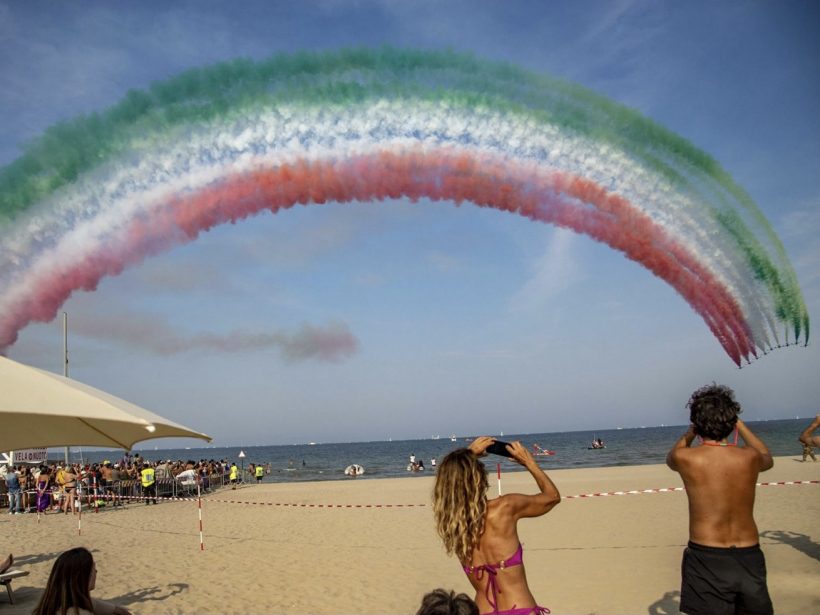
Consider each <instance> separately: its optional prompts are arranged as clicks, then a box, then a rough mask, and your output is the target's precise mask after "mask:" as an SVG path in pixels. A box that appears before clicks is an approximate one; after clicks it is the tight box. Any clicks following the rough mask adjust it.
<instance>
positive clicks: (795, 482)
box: [561, 480, 820, 500]
mask: <svg viewBox="0 0 820 615" xmlns="http://www.w3.org/2000/svg"><path fill="white" fill-rule="evenodd" d="M817 484H820V481H818V480H787V481H779V482H771V483H757V486H758V487H779V486H783V485H817ZM673 491H686V489H685V488H684V487H664V488H661V489H632V490H630V491H606V492H601V493H581V494H578V495H565V496H563V497H562V498H561V499H563V500H572V499H576V498H597V497H609V496H612V495H638V494H642V493H671V492H673Z"/></svg>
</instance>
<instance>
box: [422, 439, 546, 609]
mask: <svg viewBox="0 0 820 615" xmlns="http://www.w3.org/2000/svg"><path fill="white" fill-rule="evenodd" d="M494 442H495V440H493V438H489V437H486V436H482V437H479V438H476V439H475V440H474V441H473V443H472V444H470V446H469V448H461V449H457V450H454V451H452V452H451V453H450V454H449V455H447V456H446V457H445V458H444V460H443V461H442V462H441V463H440V464H439V466H438V473H437V474H436V485H435V488H434V490H433V513H434V515H435V519H436V527H437V529H438V533H439V536H441V539H442V540H443V541H444V547H445V548H446V549H447V553H448V554H451V555H452V554H455V555H456V557H458V559H459V561H460V562H461V565H462V567H463V568H464V572H465V573H466V574H467V578H468V579H469V580H470V583H472V585H473V588H474V589H475V591H476V598H475V601H476V604H478V608H479V612H481V613H484V614H487V613H493V614H494V615H532V614H533V613H534V614H537V615H543V614H545V613H549V609H547V608H545V607H542V606H538V604H537V603H536V602H535V598H533V595H532V592H530V588H529V586H528V585H527V576H526V574H525V572H524V562H523V549H522V547H521V542H520V541H519V539H518V520H519V519H522V518H525V517H540V516H541V515H544V514H546V513H548V512H549V511H550V510H552V509H553V508H554V507H555V505H556V504H558V503H559V502H560V501H561V494H560V493H558V489H557V488H556V487H555V485H554V484H553V482H552V481H551V480H550V478H549V477H548V476H547V475H546V473H544V471H543V470H542V469H541V468H540V467H538V464H537V463H536V462H535V459H534V458H533V456H532V454H531V453H530V452H529V450H527V449H526V448H525V447H524V446H522V445H521V443H520V442H513V443H511V444H508V445H507V446H506V450H507V452H508V453H509V454H510V457H511V458H512V459H513V460H515V461H517V462H518V463H520V464H521V465H522V466H524V467H525V468H526V469H527V470H528V471H529V473H530V474H532V477H533V478H534V479H535V482H536V484H537V485H538V488H539V490H540V493H538V494H536V495H524V494H521V493H511V494H507V495H502V496H500V497H498V498H496V499H494V500H488V499H487V487H488V482H487V470H486V469H485V467H484V464H483V463H481V461H480V460H479V457H483V456H484V455H485V454H486V451H487V448H488V447H489V446H491V445H492V444H493V443H494Z"/></svg>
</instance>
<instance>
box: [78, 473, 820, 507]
mask: <svg viewBox="0 0 820 615" xmlns="http://www.w3.org/2000/svg"><path fill="white" fill-rule="evenodd" d="M817 484H820V480H788V481H777V482H767V483H757V486H758V487H782V486H790V485H817ZM675 491H685V489H684V488H683V487H662V488H658V489H631V490H628V491H603V492H598V493H579V494H576V495H565V496H563V497H562V498H561V499H563V500H573V499H581V498H598V497H610V496H616V495H641V494H646V493H672V492H675ZM84 497H87V496H84ZM91 499H92V501H93V500H94V499H97V500H114V501H116V500H136V501H142V500H154V499H156V500H157V501H158V502H198V501H200V498H196V497H179V496H168V497H164V496H158V497H156V498H154V497H148V498H146V497H145V496H141V495H118V496H112V495H110V494H109V495H102V494H100V495H99V496H98V497H96V498H95V496H93V495H92V496H91ZM205 501H206V502H218V503H220V504H246V505H249V506H277V507H280V508H424V507H426V506H428V505H427V504H309V503H305V502H249V501H247V500H223V499H219V498H215V497H206V498H205ZM92 505H93V503H92Z"/></svg>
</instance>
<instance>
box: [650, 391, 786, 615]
mask: <svg viewBox="0 0 820 615" xmlns="http://www.w3.org/2000/svg"><path fill="white" fill-rule="evenodd" d="M687 407H688V408H689V410H690V416H689V420H690V421H691V425H690V427H689V431H687V432H686V433H685V434H684V435H683V436H681V438H680V439H679V440H678V441H677V442H676V443H675V446H673V447H672V450H670V451H669V454H668V455H667V456H666V463H667V465H668V466H669V467H670V468H672V469H673V470H675V471H676V472H679V473H680V475H681V478H682V479H683V484H684V486H685V487H686V495H687V497H688V499H689V545H688V547H687V548H686V549H685V550H684V552H683V565H682V575H683V578H682V581H681V600H680V610H681V612H682V613H686V614H687V615H701V614H703V615H706V614H709V615H721V614H724V613H726V614H730V613H748V614H750V615H770V614H771V613H772V612H773V610H772V601H771V599H770V598H769V590H768V588H767V586H766V562H765V560H764V558H763V552H762V551H761V550H760V544H759V538H758V530H757V525H756V524H755V520H754V516H753V510H754V501H755V484H756V483H757V477H758V474H759V473H760V472H765V471H766V470H768V469H769V468H771V467H772V466H773V465H774V461H773V460H772V456H771V454H770V453H769V449H768V448H766V445H765V444H763V442H762V441H761V440H760V439H759V438H758V437H757V436H755V435H754V434H753V433H752V432H751V430H750V429H749V428H748V427H747V426H746V425H745V424H744V423H743V421H741V420H740V419H739V418H738V417H737V415H738V414H739V413H740V411H741V410H740V404H739V403H737V401H735V398H734V393H733V392H732V390H731V389H730V388H728V387H725V386H720V385H715V384H712V385H709V386H705V387H703V388H701V389H698V390H697V391H695V392H694V393H693V394H692V397H691V398H690V399H689V403H688V404H687ZM735 428H737V435H739V436H740V437H741V438H742V439H743V442H744V443H745V446H742V447H741V446H737V438H735V442H734V443H730V442H729V441H728V440H727V438H728V437H729V435H730V434H731V433H732V431H734V429H735ZM696 437H699V438H700V439H701V440H702V445H701V446H696V447H692V442H693V441H694V440H695V438H696Z"/></svg>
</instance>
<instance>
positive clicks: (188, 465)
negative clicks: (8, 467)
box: [4, 384, 820, 615]
mask: <svg viewBox="0 0 820 615" xmlns="http://www.w3.org/2000/svg"><path fill="white" fill-rule="evenodd" d="M687 408H688V409H689V420H690V427H689V429H688V430H687V431H686V433H684V434H683V435H682V436H681V437H680V438H679V439H678V440H677V441H676V442H675V444H674V445H673V446H672V448H671V449H670V451H669V453H668V455H667V460H666V461H667V465H668V466H669V468H671V469H672V470H674V471H676V472H678V473H679V474H680V476H681V478H682V480H683V483H684V485H685V487H686V496H687V498H688V501H689V506H688V514H689V542H688V545H687V546H686V548H685V549H684V552H683V561H682V567H681V576H682V579H681V603H680V610H681V612H683V613H687V614H688V615H698V614H704V615H705V614H712V613H741V612H742V613H757V614H760V615H766V614H771V613H773V606H772V602H771V599H770V597H769V592H768V587H767V579H766V565H765V560H764V556H763V552H762V551H761V549H760V545H759V531H758V527H757V524H756V522H755V519H754V514H753V513H754V499H755V498H754V494H755V489H756V482H757V478H758V475H759V473H760V472H764V471H766V470H768V469H770V468H771V467H772V466H773V465H774V461H773V459H772V456H771V454H770V452H769V450H768V448H767V447H766V445H765V444H764V443H763V441H762V440H761V439H760V438H759V437H757V436H756V435H755V434H754V433H753V432H752V431H751V430H750V429H749V427H748V426H747V425H746V424H745V423H744V422H743V421H742V420H740V418H739V414H740V412H741V408H740V404H739V403H738V402H737V401H736V400H735V397H734V392H733V391H732V390H731V389H729V388H728V387H725V386H720V385H715V384H712V385H707V386H705V387H702V388H700V389H698V390H697V391H695V392H694V393H693V394H692V396H691V397H690V399H689V402H688V403H687ZM818 427H820V415H818V416H817V417H816V418H815V420H814V422H813V423H812V424H811V425H810V426H809V427H808V428H807V429H806V430H805V431H804V432H803V433H802V434H801V435H800V438H799V439H800V442H801V443H802V444H804V446H806V447H809V449H810V448H811V447H812V446H814V445H816V440H814V437H813V435H812V434H813V432H814V430H816V429H817V428H818ZM732 433H735V434H736V436H735V437H734V438H733V439H731V440H730V435H731V434H732ZM738 439H741V440H742V443H739V442H738ZM495 443H496V441H495V440H494V439H493V438H490V437H487V436H482V437H479V438H476V439H475V440H474V441H473V442H472V443H471V444H470V445H469V447H467V448H460V449H456V450H454V451H452V452H450V453H449V454H448V455H447V456H446V457H445V458H444V459H443V460H442V462H441V464H439V465H438V472H437V474H436V478H435V485H434V489H433V516H434V519H435V523H436V529H437V531H438V534H439V536H440V538H441V540H442V542H443V544H444V547H445V549H446V551H447V553H448V554H450V555H454V556H455V557H456V558H457V559H458V560H459V563H460V564H461V567H462V569H463V570H464V573H465V575H466V576H467V579H468V581H469V582H470V584H471V585H472V587H473V589H474V590H475V598H474V599H471V598H470V597H468V596H466V595H465V594H456V593H455V592H453V591H449V590H445V589H437V590H434V591H432V592H430V593H428V594H426V595H425V596H424V597H423V599H422V603H421V606H420V607H419V610H418V611H417V615H478V614H479V613H485V614H487V613H493V614H494V615H546V614H548V613H549V612H550V611H549V609H548V608H546V607H545V606H542V605H540V604H539V603H538V601H536V599H535V597H534V596H533V594H532V592H531V591H530V588H529V585H528V583H527V577H526V574H525V570H524V556H523V547H522V545H521V542H520V539H519V536H518V521H519V520H521V519H524V518H533V517H541V516H543V515H545V514H547V513H548V512H550V511H551V510H552V509H553V508H554V507H555V506H557V505H558V504H559V503H560V502H561V494H560V492H559V491H558V488H557V486H556V485H555V483H553V481H552V479H551V478H550V477H549V476H548V475H547V473H546V472H544V470H543V469H542V468H541V467H540V466H539V465H538V463H537V462H536V460H535V459H534V457H533V455H532V453H531V452H530V451H529V450H528V449H527V448H526V447H525V446H523V445H522V444H521V443H520V442H512V443H509V444H506V445H505V448H506V452H507V453H508V456H509V457H510V458H511V459H512V460H513V461H515V462H517V463H519V464H520V465H521V466H522V467H523V468H524V469H526V470H527V471H528V472H529V473H530V475H531V476H532V478H533V480H534V481H535V484H536V487H537V490H538V492H537V493H535V494H521V493H511V494H505V495H501V496H499V497H497V498H494V499H489V498H488V496H487V493H488V478H487V470H486V468H485V466H484V464H483V462H482V458H483V457H484V456H486V455H487V453H488V449H489V450H492V448H491V447H492V445H493V444H495ZM741 444H742V445H741ZM810 452H811V451H810V450H809V451H808V452H807V454H809V453H810ZM413 462H415V459H411V463H413ZM260 468H261V469H260ZM115 471H118V472H117V473H116V474H115ZM190 471H193V473H194V474H195V475H197V476H199V477H200V478H201V479H205V478H208V479H210V478H211V477H213V476H217V477H225V476H228V477H229V480H230V481H232V482H235V481H237V480H238V475H239V473H238V470H237V468H236V465H235V464H228V463H227V462H225V461H220V462H213V461H209V462H204V461H201V462H199V463H194V462H190V461H189V462H176V463H171V462H158V463H154V464H152V463H149V462H146V461H144V460H141V459H139V458H138V456H137V458H136V459H129V460H125V459H124V460H121V461H120V462H118V463H115V464H110V463H108V462H104V463H103V464H101V465H97V464H93V465H91V466H87V467H84V468H79V467H77V466H72V467H69V468H63V467H61V466H60V465H55V466H54V467H48V466H44V467H41V468H40V471H39V473H37V474H36V475H33V476H31V477H29V472H23V475H22V476H21V477H20V480H22V483H23V484H31V485H35V486H36V489H35V491H36V494H37V502H38V510H39V503H40V496H41V494H42V492H43V489H47V488H48V485H50V484H51V482H52V481H54V482H55V483H60V482H61V481H62V483H61V484H62V489H63V490H64V492H65V493H66V494H69V493H71V491H72V490H78V489H81V487H80V485H83V484H85V485H86V488H88V486H89V485H90V483H89V476H91V477H93V478H92V479H91V480H92V482H93V481H100V482H103V484H104V485H107V486H110V485H111V483H112V482H113V481H115V480H119V481H123V480H133V481H137V480H141V481H142V483H143V487H145V477H146V476H149V477H150V478H151V480H152V481H156V480H158V479H159V477H160V476H162V477H164V478H171V479H173V478H174V477H177V476H179V475H180V474H182V473H183V472H190ZM249 471H250V474H251V476H253V477H256V478H257V479H260V477H261V476H263V475H264V466H260V465H252V466H251V467H250V468H249ZM6 480H7V482H8V481H9V479H8V477H7V479H6ZM12 482H13V481H12ZM40 485H45V487H44V488H41V487H40ZM155 495H156V494H155V493H154V496H155ZM146 497H147V496H146ZM69 500H70V498H69ZM146 502H147V500H146ZM69 507H70V502H67V503H64V510H65V512H68V509H69ZM11 561H12V556H11V555H9V558H7V560H6V561H5V562H4V566H5V567H8V566H9V565H10V564H11ZM501 571H503V572H504V574H500V572H501ZM95 579H96V568H95V565H94V560H93V557H92V555H91V553H89V552H88V551H87V550H85V549H83V548H77V549H72V550H70V551H67V552H65V553H63V554H62V555H60V556H59V557H58V558H57V560H56V561H55V563H54V566H53V569H52V571H51V575H50V576H49V579H48V583H47V586H46V589H45V591H44V592H43V595H42V597H41V599H40V602H39V604H38V605H37V608H36V609H35V611H34V613H35V614H36V615H51V614H52V613H57V612H60V613H65V612H66V611H67V609H68V608H72V607H73V610H74V611H75V612H76V611H77V609H79V611H78V612H79V613H86V614H89V613H95V614H101V613H106V615H110V614H111V613H116V614H119V615H128V613H129V611H128V610H127V609H125V608H124V607H120V606H116V605H112V604H110V603H104V602H102V601H96V600H94V599H93V598H91V597H90V591H91V590H93V589H94V586H95Z"/></svg>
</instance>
